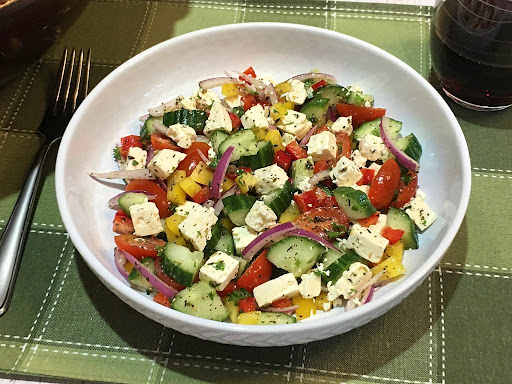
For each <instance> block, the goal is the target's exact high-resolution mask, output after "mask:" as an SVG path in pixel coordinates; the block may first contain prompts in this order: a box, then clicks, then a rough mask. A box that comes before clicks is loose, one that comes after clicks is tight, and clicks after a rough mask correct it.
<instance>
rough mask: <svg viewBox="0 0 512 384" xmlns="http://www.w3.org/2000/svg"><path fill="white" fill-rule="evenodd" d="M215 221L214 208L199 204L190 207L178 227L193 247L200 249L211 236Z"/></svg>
mask: <svg viewBox="0 0 512 384" xmlns="http://www.w3.org/2000/svg"><path fill="white" fill-rule="evenodd" d="M216 222H217V216H215V210H214V209H213V208H205V207H203V206H201V205H200V206H199V207H194V208H192V210H191V211H190V212H189V213H188V215H187V217H186V218H185V220H183V221H182V222H181V223H180V225H178V229H179V230H180V232H181V234H182V235H183V237H184V238H185V239H186V240H188V241H190V243H191V244H192V246H193V247H194V249H196V250H198V251H202V250H203V249H204V247H205V246H206V242H207V241H208V240H210V239H211V237H212V227H213V225H214V224H215V223H216Z"/></svg>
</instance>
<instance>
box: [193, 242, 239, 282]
mask: <svg viewBox="0 0 512 384" xmlns="http://www.w3.org/2000/svg"><path fill="white" fill-rule="evenodd" d="M238 266H239V262H238V260H236V259H235V258H234V257H231V256H229V255H227V254H225V253H224V252H221V251H218V252H215V253H214V254H213V255H211V256H210V258H209V259H208V260H207V261H206V263H205V264H204V265H203V266H202V267H201V269H200V270H199V279H200V280H201V281H206V282H207V283H209V284H210V285H211V286H212V287H213V288H215V289H216V290H217V291H222V290H223V289H224V288H226V286H227V285H228V284H229V282H230V281H231V280H233V279H234V278H235V276H236V274H237V272H238Z"/></svg>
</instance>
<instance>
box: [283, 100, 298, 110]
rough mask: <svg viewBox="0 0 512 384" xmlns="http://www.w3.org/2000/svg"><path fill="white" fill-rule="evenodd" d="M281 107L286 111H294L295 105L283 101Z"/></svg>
mask: <svg viewBox="0 0 512 384" xmlns="http://www.w3.org/2000/svg"><path fill="white" fill-rule="evenodd" d="M283 106H284V107H285V108H286V109H294V108H295V103H294V102H293V101H285V102H284V103H283Z"/></svg>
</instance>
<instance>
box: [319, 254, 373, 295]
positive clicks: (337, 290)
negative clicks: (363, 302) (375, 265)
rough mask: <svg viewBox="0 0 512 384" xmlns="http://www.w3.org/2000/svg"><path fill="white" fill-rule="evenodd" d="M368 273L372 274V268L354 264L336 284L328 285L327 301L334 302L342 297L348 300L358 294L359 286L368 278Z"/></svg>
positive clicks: (357, 263)
mask: <svg viewBox="0 0 512 384" xmlns="http://www.w3.org/2000/svg"><path fill="white" fill-rule="evenodd" d="M368 273H370V274H371V272H370V268H368V267H367V266H366V265H364V264H362V263H359V262H355V263H353V264H352V265H351V266H350V267H349V269H348V270H346V271H345V272H343V275H341V277H340V278H339V279H338V280H337V281H336V283H334V284H332V283H329V284H328V285H327V300H329V301H334V300H336V299H337V298H338V297H340V296H343V297H344V298H345V299H348V298H349V297H350V296H351V295H353V294H354V293H356V291H357V286H358V285H359V284H360V283H361V281H362V280H363V279H365V278H367V276H366V275H367V274H368Z"/></svg>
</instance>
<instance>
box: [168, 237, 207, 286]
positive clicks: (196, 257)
mask: <svg viewBox="0 0 512 384" xmlns="http://www.w3.org/2000/svg"><path fill="white" fill-rule="evenodd" d="M202 265H203V252H201V251H191V250H190V249H188V248H187V247H184V246H183V245H178V244H174V243H167V244H165V247H164V250H163V252H162V269H163V270H164V272H165V273H166V274H167V275H168V276H170V277H172V278H173V279H174V280H176V281H177V282H178V283H180V284H183V285H186V286H187V287H189V286H191V285H192V283H193V282H194V280H195V279H196V278H197V275H198V273H199V269H200V268H201V266H202Z"/></svg>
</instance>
